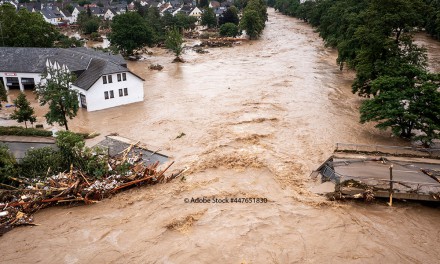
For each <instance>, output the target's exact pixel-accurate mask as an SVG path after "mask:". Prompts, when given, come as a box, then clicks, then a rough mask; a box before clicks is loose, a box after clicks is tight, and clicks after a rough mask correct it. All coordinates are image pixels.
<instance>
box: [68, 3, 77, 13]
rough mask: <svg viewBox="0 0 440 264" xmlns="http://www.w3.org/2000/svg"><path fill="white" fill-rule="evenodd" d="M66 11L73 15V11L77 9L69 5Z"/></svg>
mask: <svg viewBox="0 0 440 264" xmlns="http://www.w3.org/2000/svg"><path fill="white" fill-rule="evenodd" d="M66 9H67V11H69V12H70V13H72V12H73V10H75V8H74V7H73V5H72V4H68V5H67V6H66Z"/></svg>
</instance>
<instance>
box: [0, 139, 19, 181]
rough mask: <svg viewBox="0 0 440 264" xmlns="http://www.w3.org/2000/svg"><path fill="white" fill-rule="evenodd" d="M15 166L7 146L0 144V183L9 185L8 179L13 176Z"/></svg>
mask: <svg viewBox="0 0 440 264" xmlns="http://www.w3.org/2000/svg"><path fill="white" fill-rule="evenodd" d="M16 173H17V166H16V162H15V158H14V156H13V155H12V153H11V152H10V151H9V148H8V146H6V145H5V144H1V143H0V183H9V182H10V181H9V179H8V177H10V176H15V175H16Z"/></svg>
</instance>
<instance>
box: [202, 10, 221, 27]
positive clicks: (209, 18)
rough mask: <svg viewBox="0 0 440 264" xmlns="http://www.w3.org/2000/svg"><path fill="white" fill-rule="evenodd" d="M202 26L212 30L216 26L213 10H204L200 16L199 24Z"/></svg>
mask: <svg viewBox="0 0 440 264" xmlns="http://www.w3.org/2000/svg"><path fill="white" fill-rule="evenodd" d="M200 24H201V25H202V26H207V27H208V28H214V27H216V26H217V18H216V16H215V13H214V9H212V8H206V9H205V10H204V12H203V14H202V17H201V22H200Z"/></svg>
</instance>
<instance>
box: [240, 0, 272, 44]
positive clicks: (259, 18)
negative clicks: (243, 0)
mask: <svg viewBox="0 0 440 264" xmlns="http://www.w3.org/2000/svg"><path fill="white" fill-rule="evenodd" d="M266 9H267V7H266V3H265V1H264V0H249V1H248V2H247V4H246V7H245V8H244V11H243V17H242V18H241V21H240V28H241V29H242V30H245V31H246V34H247V35H248V36H249V38H250V39H257V38H259V37H260V35H261V34H262V33H263V30H264V27H265V26H266V21H267V10H266Z"/></svg>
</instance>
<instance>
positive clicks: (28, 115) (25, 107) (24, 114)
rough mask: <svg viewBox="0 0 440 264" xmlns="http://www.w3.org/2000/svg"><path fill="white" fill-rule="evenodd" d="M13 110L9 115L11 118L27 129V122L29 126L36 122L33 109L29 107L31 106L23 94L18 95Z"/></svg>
mask: <svg viewBox="0 0 440 264" xmlns="http://www.w3.org/2000/svg"><path fill="white" fill-rule="evenodd" d="M14 105H15V107H16V108H15V109H14V112H13V113H12V114H11V118H12V119H15V120H17V122H18V123H23V122H24V125H25V127H26V128H27V122H30V123H31V124H33V123H35V121H37V117H36V116H35V111H34V108H33V107H31V104H30V103H29V101H28V100H27V99H26V95H25V94H24V93H20V94H19V95H18V97H17V99H15V100H14Z"/></svg>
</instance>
